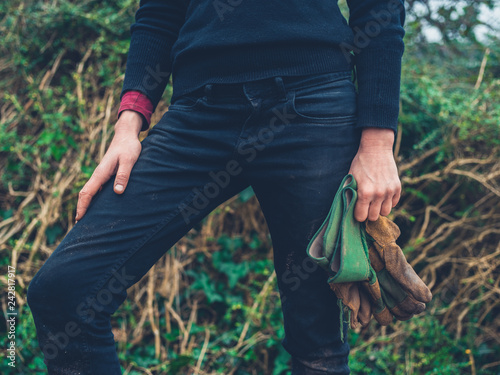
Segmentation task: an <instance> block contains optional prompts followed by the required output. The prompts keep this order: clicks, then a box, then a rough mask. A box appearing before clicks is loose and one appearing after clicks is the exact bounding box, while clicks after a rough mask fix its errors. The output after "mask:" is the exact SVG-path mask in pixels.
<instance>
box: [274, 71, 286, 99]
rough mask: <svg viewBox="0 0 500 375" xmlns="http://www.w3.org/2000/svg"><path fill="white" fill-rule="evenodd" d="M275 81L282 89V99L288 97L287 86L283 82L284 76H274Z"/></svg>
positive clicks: (280, 89) (279, 88)
mask: <svg viewBox="0 0 500 375" xmlns="http://www.w3.org/2000/svg"><path fill="white" fill-rule="evenodd" d="M274 82H275V83H276V87H277V88H278V90H279V91H280V95H281V98H282V99H284V100H285V99H286V88H285V84H284V83H283V78H282V77H274Z"/></svg>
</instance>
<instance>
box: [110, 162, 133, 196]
mask: <svg viewBox="0 0 500 375" xmlns="http://www.w3.org/2000/svg"><path fill="white" fill-rule="evenodd" d="M133 166H134V162H133V161H132V160H124V161H120V165H119V166H118V171H117V172H116V177H115V184H114V192H115V193H116V194H122V193H123V192H124V191H125V188H126V187H127V183H128V180H129V178H130V172H131V171H132V167H133Z"/></svg>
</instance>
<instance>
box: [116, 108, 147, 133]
mask: <svg viewBox="0 0 500 375" xmlns="http://www.w3.org/2000/svg"><path fill="white" fill-rule="evenodd" d="M142 122H143V118H142V116H141V115H140V114H139V113H138V112H136V111H132V110H124V111H122V112H121V113H120V118H119V119H118V121H117V122H116V124H115V134H116V133H118V132H120V133H122V132H125V133H134V134H136V135H138V134H139V133H140V132H141V128H142Z"/></svg>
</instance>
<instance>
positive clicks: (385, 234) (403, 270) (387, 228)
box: [365, 216, 432, 303]
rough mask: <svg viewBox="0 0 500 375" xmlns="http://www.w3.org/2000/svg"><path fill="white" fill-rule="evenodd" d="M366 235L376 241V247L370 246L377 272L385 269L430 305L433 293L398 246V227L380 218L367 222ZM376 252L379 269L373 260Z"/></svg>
mask: <svg viewBox="0 0 500 375" xmlns="http://www.w3.org/2000/svg"><path fill="white" fill-rule="evenodd" d="M365 229H366V233H367V234H368V235H369V236H370V237H371V238H372V239H373V240H374V241H375V242H374V246H370V262H372V266H373V267H374V268H375V270H376V271H379V269H382V268H383V267H384V265H385V268H386V269H387V270H388V271H389V273H390V274H391V275H392V276H393V277H394V279H395V280H396V281H397V282H398V283H399V284H401V285H402V286H403V288H404V289H405V290H406V291H407V292H408V293H409V294H411V295H412V296H413V297H414V298H415V299H416V300H418V301H420V302H425V303H428V302H430V301H431V300H432V293H431V291H430V290H429V288H428V287H427V285H425V283H424V282H423V281H422V279H421V278H420V277H419V276H418V275H417V273H416V272H415V270H414V269H413V268H412V267H411V265H410V264H409V263H408V262H407V261H406V257H405V256H404V254H403V251H402V250H401V248H400V247H399V246H398V245H397V244H396V239H397V238H398V237H399V235H400V234H401V231H400V230H399V228H398V226H397V225H396V224H395V223H394V222H392V221H391V220H389V219H387V218H386V217H384V216H380V217H379V218H378V219H377V220H376V221H367V222H366V226H365ZM373 250H376V253H377V255H379V256H378V257H377V258H378V259H377V261H378V262H376V261H375V262H376V263H379V264H380V265H379V266H378V268H379V269H377V268H376V267H375V266H374V264H373V262H374V260H372V258H374V253H375V251H373Z"/></svg>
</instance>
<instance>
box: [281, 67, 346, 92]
mask: <svg viewBox="0 0 500 375" xmlns="http://www.w3.org/2000/svg"><path fill="white" fill-rule="evenodd" d="M327 74H328V75H330V74H332V75H334V76H335V78H333V77H332V78H331V79H328V80H325V81H321V82H319V83H312V84H309V85H297V86H295V85H294V83H295V82H292V83H288V84H287V83H285V84H284V86H285V89H286V90H288V91H291V90H294V91H295V90H297V89H298V88H304V89H306V88H309V87H313V86H315V85H319V84H324V83H330V82H337V81H339V80H341V79H345V78H349V77H350V76H351V77H352V71H350V70H346V71H345V72H344V71H342V72H333V73H327ZM318 75H319V74H316V75H311V79H314V78H316V77H317V76H318ZM349 81H350V82H352V78H351V79H349Z"/></svg>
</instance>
